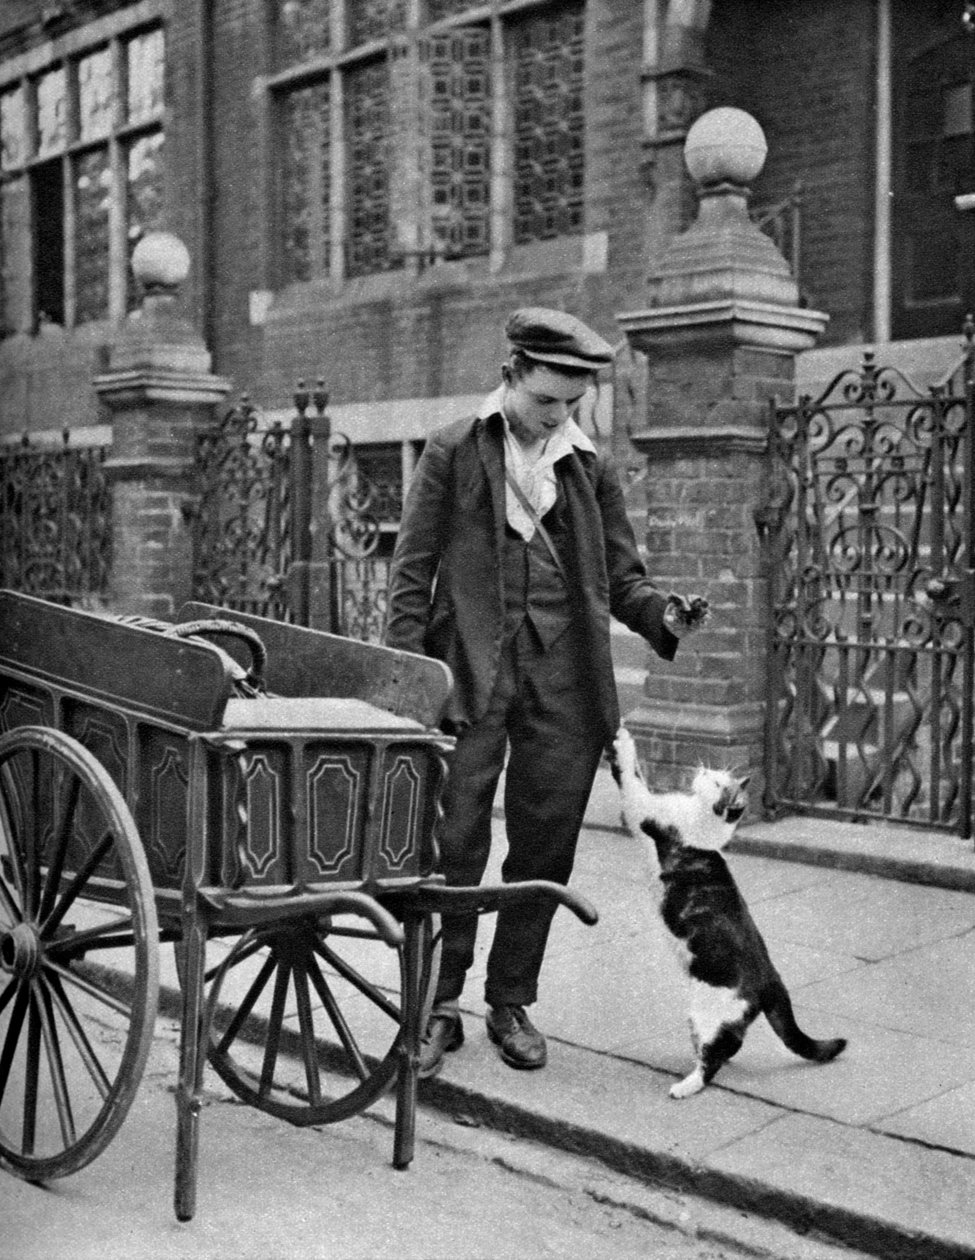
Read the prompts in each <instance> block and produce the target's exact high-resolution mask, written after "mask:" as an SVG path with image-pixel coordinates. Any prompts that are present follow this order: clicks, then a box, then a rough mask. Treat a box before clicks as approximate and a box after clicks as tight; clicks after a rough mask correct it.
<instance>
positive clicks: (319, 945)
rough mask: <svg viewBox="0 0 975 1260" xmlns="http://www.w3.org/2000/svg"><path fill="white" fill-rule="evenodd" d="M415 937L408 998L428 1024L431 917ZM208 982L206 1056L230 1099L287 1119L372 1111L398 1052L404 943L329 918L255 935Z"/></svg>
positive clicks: (434, 948) (326, 1120) (436, 926)
mask: <svg viewBox="0 0 975 1260" xmlns="http://www.w3.org/2000/svg"><path fill="white" fill-rule="evenodd" d="M404 926H405V928H406V931H407V933H409V932H411V931H412V932H415V933H416V945H417V949H416V957H417V958H418V960H419V974H418V975H416V977H415V978H414V994H415V999H416V1000H418V1002H419V1004H420V1016H419V1018H420V1019H421V1020H425V1018H426V1016H427V1014H428V1012H429V1008H430V1001H431V998H432V994H433V986H434V984H435V983H436V972H437V962H438V959H439V937H440V921H439V917H438V916H437V915H431V914H423V915H416V916H414V917H413V918H412V919H408V920H407V921H406V923H405V924H404ZM209 949H210V951H211V962H212V961H213V958H212V954H213V952H214V951H215V950H217V949H222V950H223V951H224V957H223V959H222V961H220V962H218V963H216V965H213V966H211V967H210V968H209V969H208V970H207V972H206V976H205V987H206V995H207V1002H208V1005H209V1009H210V1011H211V1012H212V1023H211V1026H210V1046H209V1052H208V1057H209V1061H210V1063H211V1065H212V1066H213V1067H214V1069H215V1070H216V1071H217V1073H218V1075H219V1076H220V1077H221V1078H222V1080H223V1081H224V1082H225V1083H226V1084H227V1085H228V1086H229V1087H230V1089H232V1090H233V1092H234V1093H235V1094H236V1095H237V1097H238V1098H241V1099H243V1100H244V1102H247V1103H249V1104H250V1105H251V1106H254V1107H258V1108H260V1110H262V1111H266V1112H269V1113H270V1114H271V1115H273V1116H278V1117H279V1118H280V1119H283V1120H288V1121H290V1122H291V1123H292V1124H297V1125H308V1124H330V1123H331V1122H332V1121H334V1120H344V1119H346V1118H347V1117H348V1116H352V1115H355V1114H357V1113H359V1112H361V1111H363V1110H364V1109H365V1108H366V1107H369V1106H370V1105H371V1104H372V1103H373V1102H375V1101H376V1099H377V1098H379V1097H380V1096H381V1095H382V1094H383V1093H384V1092H385V1090H386V1089H388V1088H389V1086H390V1085H391V1084H392V1082H393V1081H394V1080H395V1078H396V1073H397V1071H398V1069H399V1067H400V1064H401V1060H402V1059H403V1056H404V1054H406V1053H408V1048H404V1046H405V1037H406V1028H405V1019H406V1009H405V1003H406V997H407V993H408V986H409V984H410V977H409V975H408V974H407V966H406V961H405V960H406V957H407V948H406V946H400V947H399V948H393V947H391V946H389V945H387V944H386V943H385V942H384V941H383V940H382V939H381V937H380V936H379V935H378V934H377V933H376V931H375V930H374V929H373V927H372V926H371V925H370V924H367V923H366V921H365V920H364V919H360V918H357V917H356V916H354V915H335V916H332V917H324V918H319V919H315V920H309V919H300V920H292V921H290V922H288V923H285V924H280V923H279V924H276V925H274V926H269V927H264V928H252V929H251V930H249V931H248V932H246V933H245V934H244V935H243V936H241V937H239V938H238V939H237V940H236V941H235V943H234V944H233V946H232V947H231V948H230V949H229V952H227V944H226V942H220V941H219V940H217V941H213V940H211V941H210V943H209Z"/></svg>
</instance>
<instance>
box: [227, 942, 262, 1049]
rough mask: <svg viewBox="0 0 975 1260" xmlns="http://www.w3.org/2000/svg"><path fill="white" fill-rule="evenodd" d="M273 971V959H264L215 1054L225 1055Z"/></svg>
mask: <svg viewBox="0 0 975 1260" xmlns="http://www.w3.org/2000/svg"><path fill="white" fill-rule="evenodd" d="M273 971H274V959H273V958H268V959H265V962H264V966H263V967H262V968H261V970H260V971H259V972H258V973H257V976H256V977H255V979H254V982H253V984H252V985H251V987H250V988H249V989H248V990H247V992H246V994H245V995H244V1000H243V1001H242V1002H241V1004H240V1006H239V1007H238V1008H237V1014H236V1015H235V1016H234V1017H233V1019H232V1020H231V1021H230V1023H229V1025H228V1026H227V1031H226V1032H225V1033H224V1034H223V1036H222V1037H221V1038H220V1041H219V1042H218V1044H217V1046H216V1052H217V1053H218V1054H223V1053H225V1052H226V1050H227V1049H228V1048H229V1047H230V1046H231V1044H232V1043H233V1041H234V1040H235V1039H236V1037H237V1034H238V1032H240V1029H241V1027H242V1026H243V1024H244V1021H245V1020H246V1019H247V1017H248V1015H250V1013H251V1011H252V1010H253V1009H254V1004H255V1003H256V1002H257V999H258V998H259V997H260V996H261V994H262V993H263V992H264V990H265V988H266V987H267V982H268V980H269V979H270V978H271V973H272V972H273Z"/></svg>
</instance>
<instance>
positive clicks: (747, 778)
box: [738, 774, 752, 792]
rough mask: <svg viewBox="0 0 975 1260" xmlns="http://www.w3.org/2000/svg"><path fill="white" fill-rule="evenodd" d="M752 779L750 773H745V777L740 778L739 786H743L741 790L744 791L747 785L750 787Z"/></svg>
mask: <svg viewBox="0 0 975 1260" xmlns="http://www.w3.org/2000/svg"><path fill="white" fill-rule="evenodd" d="M751 781H752V776H751V775H750V774H746V775H745V777H744V778H743V779H739V780H738V786H739V787H740V788H741V790H742V791H743V792H744V790H745V788H746V787H748V785H749V783H751Z"/></svg>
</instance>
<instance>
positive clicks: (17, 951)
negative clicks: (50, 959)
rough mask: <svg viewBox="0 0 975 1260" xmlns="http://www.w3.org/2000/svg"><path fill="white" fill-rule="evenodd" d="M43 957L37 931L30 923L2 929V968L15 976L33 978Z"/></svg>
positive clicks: (0, 964) (0, 965) (0, 945)
mask: <svg viewBox="0 0 975 1260" xmlns="http://www.w3.org/2000/svg"><path fill="white" fill-rule="evenodd" d="M40 957H41V943H40V938H39V937H38V935H37V931H36V930H35V929H34V928H33V927H31V925H30V924H29V923H18V924H16V925H15V926H14V927H12V928H9V929H7V930H4V929H0V967H2V968H3V969H4V971H10V972H13V974H14V975H15V976H32V975H33V974H34V972H35V971H36V970H37V966H38V963H39V962H40Z"/></svg>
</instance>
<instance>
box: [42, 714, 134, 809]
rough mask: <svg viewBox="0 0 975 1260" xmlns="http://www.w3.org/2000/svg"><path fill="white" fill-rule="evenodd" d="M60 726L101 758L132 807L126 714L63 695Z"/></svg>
mask: <svg viewBox="0 0 975 1260" xmlns="http://www.w3.org/2000/svg"><path fill="white" fill-rule="evenodd" d="M59 725H60V726H61V727H62V728H63V729H64V731H65V732H66V734H68V735H72V736H74V738H75V739H76V740H77V741H78V743H79V744H84V746H85V747H86V748H87V749H88V751H89V752H91V753H93V754H94V755H95V756H96V757H97V758H98V760H99V761H100V762H101V763H102V765H103V766H104V767H105V769H106V770H107V771H108V773H109V774H110V775H111V776H112V778H113V780H114V781H115V786H116V787H117V788H118V789H119V791H120V792H121V793H122V795H123V796H124V797H125V799H126V802H127V803H129V804H130V805H131V802H132V792H131V783H130V782H129V724H128V722H127V721H126V718H125V715H124V714H123V713H120V712H119V711H118V710H117V709H109V708H107V707H106V706H105V705H98V704H92V703H90V702H89V701H87V700H80V699H78V698H77V697H76V696H63V697H62V701H61V720H60V723H59Z"/></svg>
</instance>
